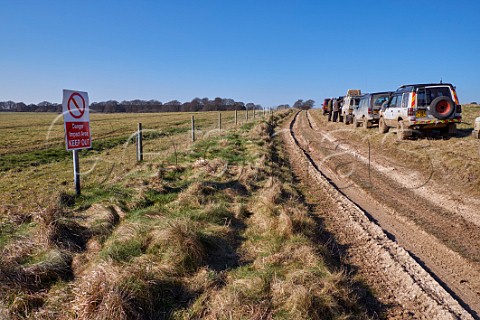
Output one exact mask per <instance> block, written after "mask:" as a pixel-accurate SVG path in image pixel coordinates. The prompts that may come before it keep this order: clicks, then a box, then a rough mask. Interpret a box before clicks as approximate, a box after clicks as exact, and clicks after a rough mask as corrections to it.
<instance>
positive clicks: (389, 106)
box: [323, 83, 462, 140]
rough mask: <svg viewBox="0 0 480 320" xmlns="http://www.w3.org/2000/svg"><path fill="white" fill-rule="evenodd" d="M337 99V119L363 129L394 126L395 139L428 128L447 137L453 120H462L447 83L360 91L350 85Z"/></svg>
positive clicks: (452, 132)
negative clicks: (349, 88)
mask: <svg viewBox="0 0 480 320" xmlns="http://www.w3.org/2000/svg"><path fill="white" fill-rule="evenodd" d="M329 100H330V99H325V100H324V103H323V114H324V115H325V114H328V113H329V112H332V111H331V110H328V108H327V106H328V101H329ZM337 100H339V101H340V105H341V107H340V110H339V119H340V121H341V122H344V123H345V124H353V126H354V127H360V126H363V128H364V129H368V128H370V127H372V126H373V125H378V130H379V132H380V133H387V132H388V131H389V130H390V128H396V129H397V138H398V139H399V140H404V139H407V138H410V137H414V136H417V135H423V134H424V133H426V132H432V131H438V132H439V133H440V134H441V135H442V137H443V138H448V137H450V136H453V135H455V133H456V130H457V124H458V123H461V122H462V106H461V105H460V103H459V102H458V97H457V93H456V91H455V87H454V86H453V85H451V84H449V83H429V84H411V85H403V86H401V87H400V88H398V89H397V90H396V91H387V92H374V93H367V94H363V95H362V94H361V91H360V90H352V89H351V90H348V92H347V95H346V96H343V97H338V98H337Z"/></svg>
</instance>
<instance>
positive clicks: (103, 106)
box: [0, 97, 290, 113]
mask: <svg viewBox="0 0 480 320" xmlns="http://www.w3.org/2000/svg"><path fill="white" fill-rule="evenodd" d="M289 107H290V106H289V105H288V104H286V105H280V106H276V107H275V108H278V109H282V108H289ZM246 108H248V110H253V109H257V110H260V109H262V106H261V105H259V104H254V103H247V104H245V103H243V102H238V101H234V100H233V99H225V98H219V97H218V98H215V99H213V100H210V99H208V98H203V99H200V98H195V99H193V100H192V101H190V102H183V103H182V102H180V101H178V100H172V101H169V102H166V103H162V102H160V101H158V100H148V101H145V100H138V99H137V100H132V101H121V102H118V101H116V100H109V101H103V102H93V103H91V104H90V111H91V112H101V113H117V112H129V113H139V112H182V111H185V112H196V111H228V110H245V109H246ZM1 111H4V112H6V111H9V112H58V113H60V112H62V105H61V104H59V103H51V102H48V101H43V102H40V103H38V104H28V105H27V104H25V103H23V102H13V101H5V102H0V112H1Z"/></svg>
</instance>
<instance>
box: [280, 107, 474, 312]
mask: <svg viewBox="0 0 480 320" xmlns="http://www.w3.org/2000/svg"><path fill="white" fill-rule="evenodd" d="M338 126H344V124H338ZM326 128H327V127H326V126H325V125H324V124H322V123H319V121H318V120H316V119H313V118H312V117H311V116H310V115H309V114H308V112H300V113H299V114H298V115H296V116H295V117H294V118H292V120H291V122H290V123H287V124H286V127H285V128H284V129H286V130H285V131H284V134H283V139H284V141H285V146H286V149H287V150H288V152H289V156H290V159H291V162H292V167H293V169H294V171H295V174H296V175H297V176H298V177H299V179H300V180H301V182H302V184H303V185H304V186H305V188H306V189H307V190H310V192H309V193H310V194H309V198H310V199H311V200H312V201H313V202H314V203H315V210H316V212H317V213H318V215H319V216H320V217H321V218H322V219H323V220H324V224H325V226H326V229H327V231H328V232H329V233H331V234H332V236H333V237H334V238H335V240H336V242H337V243H338V244H339V245H340V246H341V247H342V249H341V251H342V252H343V254H344V256H343V257H344V260H345V262H346V263H348V264H351V265H353V266H354V267H355V268H358V270H357V271H356V272H357V273H358V275H357V276H359V277H361V278H363V279H364V281H365V282H366V283H367V284H368V285H369V286H371V287H372V288H373V290H374V292H375V293H376V295H377V296H378V298H379V300H380V301H382V303H384V304H385V305H386V306H388V311H387V312H386V314H387V317H388V318H399V319H400V318H402V319H403V318H425V319H449V318H453V319H455V318H462V319H471V318H477V319H478V314H479V312H480V279H479V277H478V275H479V271H480V232H479V231H480V230H479V228H480V226H479V220H480V212H479V210H478V207H479V203H478V199H475V197H468V195H465V194H459V193H457V192H455V191H451V190H450V189H448V190H449V192H445V190H446V188H445V186H444V185H441V184H440V183H438V182H436V181H435V179H434V178H432V177H425V174H424V173H423V172H416V171H415V170H414V169H412V168H405V167H404V166H402V164H401V163H400V162H399V161H396V159H395V158H393V157H391V155H389V154H388V153H387V152H382V150H381V149H380V148H375V147H374V148H368V147H366V144H362V145H358V144H354V143H352V144H350V143H349V142H348V141H346V140H344V139H342V138H341V135H340V136H338V135H339V134H338V132H329V131H328V130H326ZM359 130H361V129H359ZM422 181H423V182H422ZM339 250H340V249H339Z"/></svg>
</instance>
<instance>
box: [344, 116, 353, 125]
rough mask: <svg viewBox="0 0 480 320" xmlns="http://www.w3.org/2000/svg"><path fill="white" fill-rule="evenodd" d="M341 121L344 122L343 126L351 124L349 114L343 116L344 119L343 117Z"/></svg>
mask: <svg viewBox="0 0 480 320" xmlns="http://www.w3.org/2000/svg"><path fill="white" fill-rule="evenodd" d="M343 120H344V122H345V124H350V123H352V120H351V116H350V115H349V114H347V115H345V117H343Z"/></svg>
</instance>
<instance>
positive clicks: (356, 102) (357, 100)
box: [350, 98, 360, 106]
mask: <svg viewBox="0 0 480 320" xmlns="http://www.w3.org/2000/svg"><path fill="white" fill-rule="evenodd" d="M359 104H360V98H352V99H351V100H350V105H351V106H358V105H359Z"/></svg>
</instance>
